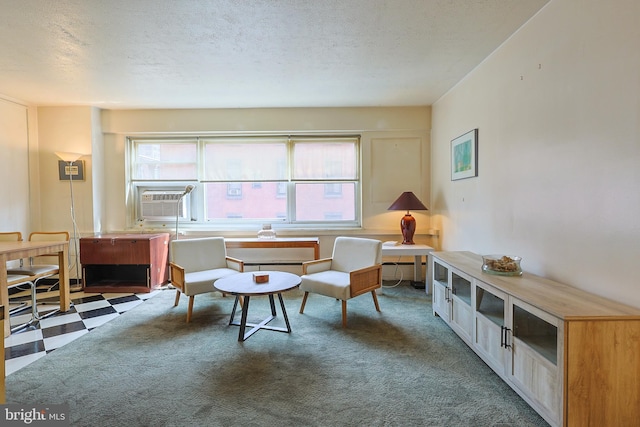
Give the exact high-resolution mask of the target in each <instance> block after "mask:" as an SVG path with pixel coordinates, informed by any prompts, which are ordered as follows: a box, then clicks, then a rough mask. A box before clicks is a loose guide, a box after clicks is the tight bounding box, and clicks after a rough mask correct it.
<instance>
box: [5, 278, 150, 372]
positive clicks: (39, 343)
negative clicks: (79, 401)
mask: <svg viewBox="0 0 640 427" xmlns="http://www.w3.org/2000/svg"><path fill="white" fill-rule="evenodd" d="M158 292H160V291H159V290H155V291H153V292H151V293H143V294H132V293H110V294H107V293H105V294H95V293H84V292H73V293H72V294H71V302H72V305H71V309H70V310H69V311H68V312H66V313H56V314H54V315H51V316H50V317H47V318H44V319H42V320H40V321H39V322H38V323H37V324H36V325H34V326H32V327H28V328H26V329H23V330H21V331H17V332H14V333H12V334H11V335H10V336H8V337H6V338H5V341H4V343H5V344H4V352H5V353H4V354H5V356H4V357H5V374H6V375H11V374H12V373H14V372H16V371H18V370H19V369H21V368H23V367H25V366H27V365H29V364H30V363H32V362H34V361H36V360H38V359H39V358H41V357H44V356H46V355H47V354H48V353H50V352H52V351H54V350H55V349H57V348H60V347H62V346H64V345H66V344H69V343H70V342H72V341H73V340H75V339H77V338H79V337H81V336H82V335H84V334H86V333H89V331H91V330H92V329H94V328H97V327H99V326H100V325H103V324H105V323H106V322H108V321H110V320H113V319H115V318H116V317H118V316H119V315H120V314H122V313H124V312H125V311H127V310H130V309H132V308H133V307H135V306H137V305H139V304H142V302H143V301H145V300H147V299H149V298H151V297H153V296H155V295H156V294H157V293H158ZM56 308H57V306H56V305H39V306H38V310H39V312H41V313H45V314H46V312H47V311H49V310H53V309H56ZM29 319H30V313H29V311H26V312H25V314H21V315H14V316H11V326H12V327H13V326H16V325H18V324H21V323H24V322H26V321H28V320H29Z"/></svg>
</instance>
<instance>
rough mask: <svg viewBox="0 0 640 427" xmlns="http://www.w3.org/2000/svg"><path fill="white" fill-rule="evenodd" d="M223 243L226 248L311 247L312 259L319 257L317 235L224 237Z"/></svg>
mask: <svg viewBox="0 0 640 427" xmlns="http://www.w3.org/2000/svg"><path fill="white" fill-rule="evenodd" d="M224 244H225V246H226V247H227V249H252V248H311V249H313V259H320V242H319V239H318V238H317V237H277V238H275V239H254V238H230V239H227V238H225V239H224Z"/></svg>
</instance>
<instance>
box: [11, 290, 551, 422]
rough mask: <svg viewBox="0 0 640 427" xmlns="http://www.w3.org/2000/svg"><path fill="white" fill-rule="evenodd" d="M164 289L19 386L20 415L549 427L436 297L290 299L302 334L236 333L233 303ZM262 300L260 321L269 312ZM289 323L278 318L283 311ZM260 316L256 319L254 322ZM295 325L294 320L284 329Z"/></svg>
mask: <svg viewBox="0 0 640 427" xmlns="http://www.w3.org/2000/svg"><path fill="white" fill-rule="evenodd" d="M174 295H175V291H173V290H167V291H162V292H161V293H160V294H159V295H157V296H155V297H153V298H151V299H150V300H148V301H146V302H145V303H143V304H141V305H139V306H138V307H136V308H134V309H132V310H130V311H128V312H126V313H124V314H123V315H121V316H120V317H118V318H117V319H115V320H113V321H111V322H109V323H107V324H105V325H102V326H100V327H99V328H97V329H95V330H93V331H91V332H90V333H88V334H86V335H84V336H83V337H81V338H79V339H78V340H76V341H74V342H73V343H71V344H69V345H67V346H64V347H62V348H60V349H58V350H55V351H54V352H53V353H51V354H49V355H47V356H46V357H44V358H42V359H40V360H38V361H36V362H34V363H33V364H31V365H29V366H27V367H26V368H23V369H21V370H20V371H18V372H16V373H14V374H12V375H10V376H9V377H8V378H7V380H6V388H7V403H27V404H28V403H31V404H35V403H38V404H48V405H52V404H61V403H68V404H69V405H70V414H69V416H70V419H71V425H72V426H94V427H96V426H98V427H99V426H109V427H112V426H456V427H458V426H518V427H520V426H545V425H547V424H546V423H545V422H544V420H543V419H542V418H540V417H539V416H538V415H537V414H536V413H535V412H534V411H533V410H532V409H531V408H530V407H529V406H528V405H527V404H526V403H525V402H524V401H523V400H522V399H521V398H520V397H519V396H518V395H517V394H516V393H515V392H513V391H512V390H511V389H510V388H509V387H508V386H507V385H506V384H505V383H503V381H502V380H501V379H500V378H499V377H498V376H497V375H495V374H494V373H493V372H492V371H491V369H489V368H488V367H487V366H486V365H485V364H484V363H483V362H482V361H481V359H479V358H478V357H477V356H476V355H475V354H474V353H473V352H472V351H471V350H470V349H469V348H468V347H467V346H466V345H465V344H464V343H463V342H462V341H461V340H460V339H459V338H458V337H457V336H456V335H455V334H454V333H453V332H452V331H451V330H450V329H449V328H448V327H447V326H446V325H445V324H444V323H443V322H442V320H441V319H440V318H438V317H434V316H433V314H432V312H431V301H430V299H429V298H427V296H426V295H425V294H424V290H416V289H413V288H411V287H410V286H405V285H401V286H399V287H396V288H385V289H384V293H383V295H380V296H379V301H380V308H381V310H382V312H381V313H377V312H376V311H375V308H374V306H373V301H372V299H371V297H370V296H368V295H364V296H361V297H358V298H355V299H353V300H350V301H349V303H348V315H349V317H348V321H349V328H348V329H342V327H341V321H340V302H339V301H335V300H333V299H331V298H327V297H322V296H318V295H311V296H310V297H309V300H308V301H307V306H306V308H305V313H304V314H299V313H298V310H299V307H300V301H301V293H300V292H299V291H298V290H295V291H292V292H289V293H287V294H285V304H286V308H287V312H288V315H289V320H290V322H291V327H292V329H293V332H292V333H291V334H285V333H281V332H273V331H258V332H257V333H256V334H255V335H253V336H252V337H251V338H249V339H248V340H247V341H245V342H244V343H239V342H238V341H237V337H238V327H237V326H228V325H227V323H228V321H229V314H230V312H231V308H232V305H233V298H232V297H226V298H222V297H221V296H220V294H218V293H213V294H209V295H201V296H198V297H196V303H195V309H194V316H193V321H192V323H190V324H186V323H185V316H186V306H187V303H186V299H184V297H183V300H182V302H181V304H180V305H179V306H178V307H177V308H173V298H174ZM267 301H268V300H267V298H266V297H260V298H254V299H252V301H251V305H250V313H249V317H250V319H249V320H250V321H251V320H254V321H255V320H261V319H262V318H263V317H265V316H266V315H267V314H268V305H267ZM278 313H280V311H279V306H278ZM252 318H253V319H252ZM281 322H282V318H281V316H279V318H277V319H274V320H273V321H272V323H273V324H274V325H278V324H279V323H281Z"/></svg>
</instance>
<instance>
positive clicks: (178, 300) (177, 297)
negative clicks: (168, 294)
mask: <svg viewBox="0 0 640 427" xmlns="http://www.w3.org/2000/svg"><path fill="white" fill-rule="evenodd" d="M178 302H180V289H176V301H175V302H174V303H173V306H174V307H177V306H178Z"/></svg>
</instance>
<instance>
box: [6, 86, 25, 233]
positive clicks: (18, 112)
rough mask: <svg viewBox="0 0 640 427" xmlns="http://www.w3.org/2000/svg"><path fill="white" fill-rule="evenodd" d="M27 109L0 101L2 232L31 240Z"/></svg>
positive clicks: (10, 102) (11, 102)
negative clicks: (16, 232) (29, 234)
mask: <svg viewBox="0 0 640 427" xmlns="http://www.w3.org/2000/svg"><path fill="white" fill-rule="evenodd" d="M27 111H28V110H27V107H26V106H25V105H22V104H19V103H17V102H14V101H10V100H6V99H2V98H0V147H1V148H2V155H1V157H0V182H1V183H2V184H1V185H0V201H1V202H0V231H19V232H21V233H22V237H23V239H26V238H27V237H28V233H29V231H30V230H29V225H30V221H29V219H30V214H29V213H30V192H29V138H28V130H27Z"/></svg>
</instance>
